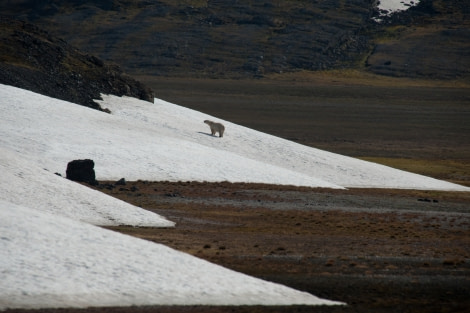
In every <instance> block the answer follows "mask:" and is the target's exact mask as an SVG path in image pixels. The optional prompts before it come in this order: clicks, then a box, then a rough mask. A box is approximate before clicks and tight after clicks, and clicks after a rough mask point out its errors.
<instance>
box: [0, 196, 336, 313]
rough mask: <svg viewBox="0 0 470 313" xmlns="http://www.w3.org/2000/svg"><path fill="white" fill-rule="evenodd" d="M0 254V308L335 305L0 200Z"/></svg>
mask: <svg viewBox="0 0 470 313" xmlns="http://www.w3.org/2000/svg"><path fill="white" fill-rule="evenodd" d="M0 249H1V258H0V278H1V279H0V310H4V309H6V308H26V309H37V308H56V307H93V306H95V307H98V306H132V305H255V304H256V305H291V304H307V305H332V304H341V303H339V302H333V301H328V300H323V299H320V298H317V297H315V296H313V295H310V294H308V293H305V292H300V291H296V290H294V289H291V288H288V287H285V286H282V285H279V284H274V283H270V282H266V281H263V280H260V279H256V278H252V277H250V276H247V275H244V274H240V273H237V272H234V271H231V270H228V269H226V268H223V267H221V266H218V265H215V264H212V263H209V262H206V261H204V260H201V259H198V258H195V257H193V256H190V255H188V254H185V253H182V252H178V251H176V250H173V249H170V248H168V247H166V246H164V245H160V244H156V243H152V242H149V241H145V240H141V239H137V238H134V237H131V236H126V235H122V234H119V233H116V232H112V231H109V230H105V229H101V228H99V227H96V226H92V225H89V224H85V223H82V222H77V221H74V220H71V219H68V218H64V217H61V216H57V215H52V214H49V213H46V212H42V211H40V210H36V209H30V208H26V207H22V206H18V205H14V204H12V203H9V202H5V201H3V200H0Z"/></svg>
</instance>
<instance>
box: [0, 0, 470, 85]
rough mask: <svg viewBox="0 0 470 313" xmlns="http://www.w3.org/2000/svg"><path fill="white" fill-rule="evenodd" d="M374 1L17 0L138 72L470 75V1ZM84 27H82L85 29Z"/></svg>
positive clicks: (37, 19) (59, 30)
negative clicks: (403, 5) (384, 12)
mask: <svg viewBox="0 0 470 313" xmlns="http://www.w3.org/2000/svg"><path fill="white" fill-rule="evenodd" d="M374 3H375V1H359V0H349V1H341V0H331V1H308V2H306V1H299V0H296V1H283V0H280V1H275V2H266V1H261V0H239V1H235V2H234V1H229V0H217V1H215V0H214V1H169V0H159V1H155V0H149V1H131V0H115V1H110V0H101V1H74V0H67V1H34V0H22V1H8V2H7V3H4V4H3V5H2V4H0V10H1V11H2V14H5V15H9V16H14V17H16V18H20V19H23V20H28V21H30V22H33V23H35V24H37V25H39V26H40V27H42V28H44V29H46V30H47V31H49V32H50V33H51V34H53V35H55V36H58V37H61V38H63V39H65V40H67V42H69V43H71V44H72V45H74V46H77V47H79V48H80V49H82V50H84V51H87V52H89V53H92V54H96V55H97V56H99V57H100V58H103V59H105V60H106V59H110V60H113V61H114V62H116V63H117V64H120V65H121V66H122V67H123V68H124V69H125V71H126V72H129V73H130V74H134V75H135V74H148V75H159V76H175V77H211V78H240V77H263V76H264V75H266V74H270V73H285V72H292V71H298V70H309V71H317V70H325V69H338V68H339V69H341V68H356V69H357V68H359V69H361V70H367V71H371V72H374V73H378V74H383V75H393V76H406V77H432V78H461V77H468V75H469V72H468V66H465V65H468V64H470V60H469V58H470V57H469V55H468V53H467V52H466V51H468V50H469V48H470V44H469V43H468V40H465V39H466V38H468V37H469V31H470V30H469V22H468V21H470V18H469V14H470V12H469V9H468V6H466V5H465V4H463V2H462V1H458V0H450V1H442V0H423V1H420V3H419V5H417V6H415V7H412V8H410V9H409V10H407V11H406V12H403V13H399V14H395V15H393V16H392V17H388V18H383V21H382V22H381V23H376V22H375V21H374V19H373V17H377V16H378V15H379V12H378V10H377V9H376V7H375V6H374ZM78 25H79V27H78Z"/></svg>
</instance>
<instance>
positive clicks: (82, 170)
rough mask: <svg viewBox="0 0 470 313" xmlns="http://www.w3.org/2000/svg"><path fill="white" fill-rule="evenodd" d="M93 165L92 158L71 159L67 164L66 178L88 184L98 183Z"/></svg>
mask: <svg viewBox="0 0 470 313" xmlns="http://www.w3.org/2000/svg"><path fill="white" fill-rule="evenodd" d="M94 167H95V162H93V160H90V159H85V160H73V161H71V162H69V163H68V164H67V171H66V174H67V179H70V180H73V181H76V182H84V183H87V184H90V185H98V182H97V180H96V178H95V170H94Z"/></svg>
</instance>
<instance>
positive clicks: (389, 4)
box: [376, 0, 420, 21]
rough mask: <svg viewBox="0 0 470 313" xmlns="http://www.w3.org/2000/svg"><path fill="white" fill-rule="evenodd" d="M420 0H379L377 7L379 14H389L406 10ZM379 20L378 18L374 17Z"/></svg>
mask: <svg viewBox="0 0 470 313" xmlns="http://www.w3.org/2000/svg"><path fill="white" fill-rule="evenodd" d="M419 1H420V0H379V1H378V4H377V8H378V9H379V12H380V15H381V16H385V15H391V14H393V13H396V12H399V11H405V10H408V9H409V8H410V7H412V6H415V5H417V4H418V3H419ZM376 20H377V21H380V18H376Z"/></svg>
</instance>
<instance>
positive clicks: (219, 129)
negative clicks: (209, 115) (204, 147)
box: [204, 120, 225, 137]
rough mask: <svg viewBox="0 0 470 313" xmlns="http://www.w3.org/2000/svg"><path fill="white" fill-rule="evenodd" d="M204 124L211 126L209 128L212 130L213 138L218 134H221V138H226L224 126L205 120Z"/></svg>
mask: <svg viewBox="0 0 470 313" xmlns="http://www.w3.org/2000/svg"><path fill="white" fill-rule="evenodd" d="M204 123H206V124H207V125H209V127H210V128H211V133H212V136H215V133H217V132H218V133H219V137H223V136H224V131H225V126H224V125H222V124H220V123H216V122H212V121H209V120H205V121H204Z"/></svg>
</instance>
